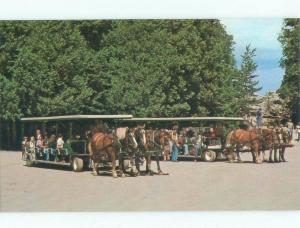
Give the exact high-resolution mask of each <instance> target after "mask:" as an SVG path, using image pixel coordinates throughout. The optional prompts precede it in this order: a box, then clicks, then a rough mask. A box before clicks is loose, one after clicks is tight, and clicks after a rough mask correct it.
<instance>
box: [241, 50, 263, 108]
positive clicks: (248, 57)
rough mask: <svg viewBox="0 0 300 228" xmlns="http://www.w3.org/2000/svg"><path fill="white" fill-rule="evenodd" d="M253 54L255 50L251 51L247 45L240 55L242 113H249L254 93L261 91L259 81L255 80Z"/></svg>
mask: <svg viewBox="0 0 300 228" xmlns="http://www.w3.org/2000/svg"><path fill="white" fill-rule="evenodd" d="M255 52H256V49H255V48H253V49H251V47H250V45H247V46H246V50H245V52H244V54H243V55H242V63H241V68H240V79H239V83H240V86H241V87H240V89H241V90H240V91H241V94H240V99H241V100H240V101H241V102H242V104H241V110H242V112H244V113H247V112H248V111H249V105H251V104H254V103H255V102H256V100H255V96H256V92H258V91H259V90H261V89H262V87H258V83H259V81H258V80H256V78H257V76H258V75H256V69H257V64H256V63H255V61H254V57H255V56H256V54H255Z"/></svg>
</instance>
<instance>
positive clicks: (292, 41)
mask: <svg viewBox="0 0 300 228" xmlns="http://www.w3.org/2000/svg"><path fill="white" fill-rule="evenodd" d="M279 41H280V42H281V45H282V50H283V56H282V58H281V61H280V66H281V67H282V68H283V69H284V76H283V81H282V83H281V86H280V88H279V89H278V91H277V92H278V93H279V95H280V97H281V98H283V99H284V101H285V102H286V107H287V110H286V111H287V113H286V114H287V118H292V119H293V121H294V122H296V121H297V122H299V121H300V110H299V109H300V98H299V94H300V91H299V86H300V85H299V81H300V76H299V75H300V19H285V20H284V22H283V27H282V30H281V34H280V35H279ZM297 107H298V112H297Z"/></svg>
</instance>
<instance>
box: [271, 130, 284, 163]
mask: <svg viewBox="0 0 300 228" xmlns="http://www.w3.org/2000/svg"><path fill="white" fill-rule="evenodd" d="M273 132H274V134H275V137H274V162H281V161H283V162H285V161H286V160H285V157H284V154H285V149H286V147H287V144H289V133H288V130H287V129H285V128H283V127H280V128H275V129H274V130H273ZM277 150H278V152H279V158H278V159H277ZM269 161H270V162H273V160H272V151H270V157H269Z"/></svg>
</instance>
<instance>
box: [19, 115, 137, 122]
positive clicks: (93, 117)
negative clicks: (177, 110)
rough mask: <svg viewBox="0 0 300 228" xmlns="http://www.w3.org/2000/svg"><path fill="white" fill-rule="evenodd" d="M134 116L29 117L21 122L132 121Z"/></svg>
mask: <svg viewBox="0 0 300 228" xmlns="http://www.w3.org/2000/svg"><path fill="white" fill-rule="evenodd" d="M132 117H133V116H132V115H67V116H48V117H27V118H21V121H57V120H84V119H131V118H132Z"/></svg>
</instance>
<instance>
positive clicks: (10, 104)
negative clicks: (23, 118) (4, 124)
mask: <svg viewBox="0 0 300 228" xmlns="http://www.w3.org/2000/svg"><path fill="white" fill-rule="evenodd" d="M16 88H17V84H16V83H15V82H14V81H10V80H8V79H7V78H6V77H4V76H3V75H1V74H0V121H1V120H6V121H15V120H16V119H18V118H19V117H20V115H21V113H20V109H19V102H20V100H19V97H18V96H17V91H16Z"/></svg>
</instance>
